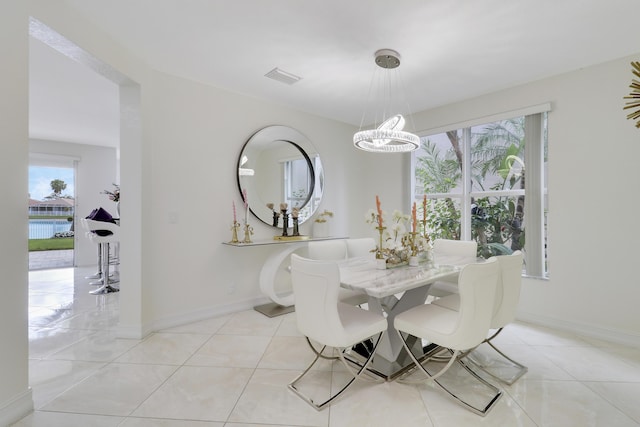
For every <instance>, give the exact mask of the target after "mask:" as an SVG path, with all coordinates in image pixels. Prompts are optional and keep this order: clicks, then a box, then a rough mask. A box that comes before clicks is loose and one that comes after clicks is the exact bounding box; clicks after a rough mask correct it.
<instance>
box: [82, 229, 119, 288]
mask: <svg viewBox="0 0 640 427" xmlns="http://www.w3.org/2000/svg"><path fill="white" fill-rule="evenodd" d="M84 221H86V224H87V228H88V230H89V232H87V234H86V235H87V237H88V238H89V240H91V241H92V242H93V243H96V244H98V245H100V246H101V248H102V252H101V256H100V260H101V266H100V267H99V268H100V269H101V271H102V278H101V282H102V286H100V288H98V289H95V290H93V291H90V292H89V293H90V294H94V295H99V294H106V293H110V292H118V291H119V290H120V289H119V288H116V287H113V286H111V285H112V284H114V283H117V282H118V281H117V280H110V279H109V267H110V265H112V263H113V262H117V258H112V257H111V255H110V254H111V245H112V244H113V245H114V247H115V246H116V245H118V244H119V243H120V226H119V225H117V224H114V223H111V222H105V221H94V220H92V219H85V220H84ZM107 233H109V234H107Z"/></svg>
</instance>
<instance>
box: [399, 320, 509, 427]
mask: <svg viewBox="0 0 640 427" xmlns="http://www.w3.org/2000/svg"><path fill="white" fill-rule="evenodd" d="M398 335H400V339H401V340H402V345H403V346H404V348H405V350H406V351H407V353H408V354H409V357H410V358H411V360H412V361H413V363H414V364H415V366H416V368H418V369H419V370H420V371H421V372H422V373H423V374H424V375H425V376H426V378H425V379H424V380H421V381H419V380H415V381H414V380H406V379H400V380H399V382H402V383H409V384H415V383H421V382H425V381H433V382H435V383H436V384H437V385H438V386H440V388H441V389H442V390H444V391H445V392H446V393H447V395H449V397H452V398H453V399H454V400H455V401H456V403H458V404H459V405H461V406H463V407H465V408H467V409H468V410H470V411H471V412H473V413H475V414H478V415H480V416H485V415H487V413H489V411H490V410H491V409H492V408H493V406H494V405H495V404H496V403H497V402H498V401H499V400H500V398H501V397H502V390H500V389H499V388H497V387H496V386H494V385H493V384H491V383H490V382H488V381H486V380H485V379H484V378H482V377H480V376H479V375H478V374H477V373H476V372H474V371H473V370H472V369H471V368H469V366H468V365H467V364H465V363H464V362H463V361H462V360H461V358H462V357H464V356H465V355H466V354H467V352H462V351H460V350H455V351H454V350H451V349H447V351H449V353H450V354H451V357H450V358H449V361H448V362H447V364H446V366H444V367H443V368H442V369H440V370H439V371H438V372H437V373H435V374H431V373H429V371H427V369H426V368H425V367H424V366H423V365H422V363H421V362H420V361H419V360H418V359H417V358H416V356H415V355H414V354H413V352H412V351H411V348H410V346H409V344H408V343H407V341H406V339H405V337H403V336H402V333H401V332H400V331H398ZM436 359H438V361H442V358H441V357H439V356H438V357H436ZM428 360H433V359H427V361H428ZM455 362H457V363H458V364H460V365H461V366H462V367H463V368H464V369H465V370H466V371H467V372H469V373H470V374H471V375H472V376H473V378H475V379H476V380H477V381H478V382H480V383H481V384H482V385H484V386H485V387H486V388H488V389H489V390H490V391H491V392H492V393H493V397H492V398H491V399H490V400H489V402H488V403H487V404H486V405H484V406H483V407H476V406H473V405H472V404H470V403H469V402H466V401H465V400H464V399H462V398H461V397H460V396H458V395H456V394H455V393H454V392H453V391H451V390H450V389H449V388H448V387H447V386H445V385H444V384H443V383H442V382H441V381H440V380H439V377H440V376H442V375H443V374H444V373H445V372H446V371H448V370H449V368H451V366H453V364H454V363H455Z"/></svg>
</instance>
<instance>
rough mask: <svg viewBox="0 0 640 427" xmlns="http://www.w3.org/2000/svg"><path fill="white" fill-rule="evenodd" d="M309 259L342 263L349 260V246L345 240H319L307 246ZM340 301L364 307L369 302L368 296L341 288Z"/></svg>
mask: <svg viewBox="0 0 640 427" xmlns="http://www.w3.org/2000/svg"><path fill="white" fill-rule="evenodd" d="M307 253H308V256H309V259H313V260H317V261H342V260H344V259H346V258H347V245H346V244H345V241H344V240H343V239H335V240H318V241H311V242H309V243H308V244H307ZM338 299H339V300H340V301H341V302H344V303H346V304H351V305H362V304H365V303H366V302H367V301H368V297H367V294H365V293H364V292H360V291H353V290H350V289H344V288H340V293H339V295H338Z"/></svg>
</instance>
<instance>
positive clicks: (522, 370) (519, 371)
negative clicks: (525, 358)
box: [467, 328, 529, 385]
mask: <svg viewBox="0 0 640 427" xmlns="http://www.w3.org/2000/svg"><path fill="white" fill-rule="evenodd" d="M502 329H503V328H500V329H498V330H497V331H496V332H495V333H494V334H493V335H492V336H490V337H489V338H487V339H486V340H484V342H483V344H485V343H486V344H488V345H489V346H490V347H491V348H492V349H493V350H494V351H495V352H496V353H498V354H499V355H500V356H502V358H504V359H505V360H507V361H509V363H510V364H511V366H512V367H513V368H515V370H516V372H515V373H514V374H513V375H512V376H510V377H506V376H504V375H500V374H498V373H496V372H495V371H492V370H491V366H489V365H488V364H486V363H483V362H482V361H481V360H480V359H479V358H478V357H474V356H475V355H474V354H473V352H471V353H470V354H469V355H468V356H467V359H468V360H469V361H470V362H471V363H473V365H474V366H476V367H478V368H480V369H482V370H483V371H484V372H486V373H487V374H489V375H491V377H493V378H495V379H496V380H498V381H500V382H502V383H504V384H507V385H512V384H513V383H514V382H516V381H517V380H518V379H519V378H520V377H522V376H523V375H524V374H526V373H527V372H528V371H529V368H527V367H526V366H524V365H523V364H521V363H519V362H516V361H515V360H513V359H512V358H510V357H509V356H507V355H506V354H504V353H503V352H502V351H500V349H498V348H497V347H496V346H495V345H493V343H492V342H491V341H492V340H493V339H494V338H495V337H496V336H497V335H498V334H499V333H500V332H501V331H502Z"/></svg>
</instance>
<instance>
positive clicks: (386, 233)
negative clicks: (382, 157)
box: [365, 196, 429, 265]
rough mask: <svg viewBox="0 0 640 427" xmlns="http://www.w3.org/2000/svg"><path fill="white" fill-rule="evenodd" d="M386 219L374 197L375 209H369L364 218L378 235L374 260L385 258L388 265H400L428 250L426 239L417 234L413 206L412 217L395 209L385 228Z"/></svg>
mask: <svg viewBox="0 0 640 427" xmlns="http://www.w3.org/2000/svg"><path fill="white" fill-rule="evenodd" d="M386 219H387V213H386V212H384V211H382V209H381V206H380V199H379V198H378V196H376V209H375V210H374V209H369V210H368V211H367V213H366V216H365V221H366V222H367V223H368V224H373V225H374V227H375V229H376V230H378V232H379V233H380V244H379V245H378V246H377V247H376V249H375V252H376V258H379V259H381V258H385V259H386V260H387V264H388V265H401V264H404V263H406V262H408V261H409V257H412V256H417V255H418V253H421V252H424V251H427V250H429V240H428V237H427V238H425V236H424V235H420V233H418V232H417V231H418V230H417V219H416V206H415V204H414V206H413V209H412V215H407V214H404V213H402V212H400V211H399V210H397V209H396V210H394V211H393V212H392V214H391V217H390V220H389V222H390V225H389V226H385V220H386ZM410 227H412V228H410ZM411 230H412V231H411Z"/></svg>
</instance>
